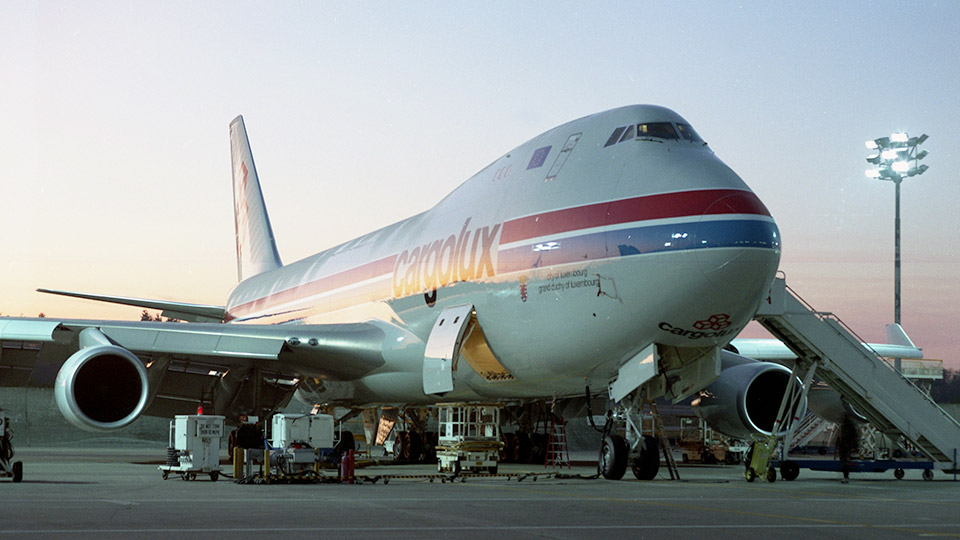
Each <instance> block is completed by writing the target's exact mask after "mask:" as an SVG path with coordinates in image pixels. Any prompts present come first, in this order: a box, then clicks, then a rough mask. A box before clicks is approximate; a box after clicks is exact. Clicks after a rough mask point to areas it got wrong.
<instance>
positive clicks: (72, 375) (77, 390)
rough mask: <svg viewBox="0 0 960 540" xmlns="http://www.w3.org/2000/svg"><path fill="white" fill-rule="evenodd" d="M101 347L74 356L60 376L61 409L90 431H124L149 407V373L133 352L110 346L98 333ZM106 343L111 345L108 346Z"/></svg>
mask: <svg viewBox="0 0 960 540" xmlns="http://www.w3.org/2000/svg"><path fill="white" fill-rule="evenodd" d="M90 330H93V332H96V336H95V339H96V338H97V337H99V338H103V339H96V341H97V342H98V343H99V344H97V345H94V346H88V347H85V348H82V349H80V350H79V351H77V352H75V353H73V355H71V356H70V358H68V359H67V361H66V362H64V364H63V367H61V368H60V372H59V373H57V382H56V384H55V386H54V395H55V396H56V400H57V406H58V407H59V408H60V412H61V413H63V416H64V417H65V418H66V419H67V420H69V421H70V423H71V424H73V425H75V426H77V427H80V428H84V429H89V430H95V431H109V430H113V429H119V428H122V427H124V426H126V425H128V424H130V423H131V422H133V421H134V420H136V419H137V417H139V416H140V414H141V413H142V412H143V410H144V409H145V408H146V406H147V398H148V397H149V384H148V383H147V370H146V368H144V367H143V364H142V363H141V362H140V360H139V359H138V358H137V357H136V355H134V354H133V353H132V352H130V351H128V350H127V349H124V348H123V347H118V346H116V345H112V344H108V343H109V341H108V340H106V338H105V337H103V334H100V333H99V331H97V330H95V329H88V330H85V332H88V331H90ZM104 342H106V343H107V344H104Z"/></svg>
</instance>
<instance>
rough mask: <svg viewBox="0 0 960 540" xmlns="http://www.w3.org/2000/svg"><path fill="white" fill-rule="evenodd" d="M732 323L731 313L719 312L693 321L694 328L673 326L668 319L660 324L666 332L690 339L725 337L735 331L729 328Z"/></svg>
mask: <svg viewBox="0 0 960 540" xmlns="http://www.w3.org/2000/svg"><path fill="white" fill-rule="evenodd" d="M731 324H732V323H731V322H730V315H727V314H726V313H719V314H717V315H711V316H709V317H707V318H706V319H703V320H699V321H697V322H695V323H693V328H694V330H690V329H688V328H681V327H679V326H673V325H672V324H670V323H668V322H666V321H664V322H661V323H660V324H659V325H658V326H659V328H660V329H661V330H663V331H664V332H669V333H671V334H673V335H675V336H683V337H686V338H689V339H704V338H718V337H723V336H726V335H729V334H731V333H733V329H732V328H729V327H730V325H731Z"/></svg>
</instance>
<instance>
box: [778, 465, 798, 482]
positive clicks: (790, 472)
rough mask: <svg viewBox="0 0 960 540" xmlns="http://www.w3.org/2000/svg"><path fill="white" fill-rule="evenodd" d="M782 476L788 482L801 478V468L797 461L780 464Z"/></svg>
mask: <svg viewBox="0 0 960 540" xmlns="http://www.w3.org/2000/svg"><path fill="white" fill-rule="evenodd" d="M780 476H782V477H783V479H784V480H786V481H788V482H789V481H791V480H796V479H797V477H798V476H800V466H799V465H797V462H796V461H784V462H783V463H781V464H780Z"/></svg>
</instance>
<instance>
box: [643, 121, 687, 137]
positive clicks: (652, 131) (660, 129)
mask: <svg viewBox="0 0 960 540" xmlns="http://www.w3.org/2000/svg"><path fill="white" fill-rule="evenodd" d="M637 137H656V138H658V139H679V138H680V137H679V136H678V135H677V130H675V129H673V124H671V123H670V122H651V123H649V124H638V125H637Z"/></svg>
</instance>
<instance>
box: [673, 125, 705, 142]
mask: <svg viewBox="0 0 960 540" xmlns="http://www.w3.org/2000/svg"><path fill="white" fill-rule="evenodd" d="M677 129H678V130H679V131H680V135H682V136H683V138H684V139H686V140H688V141H690V142H703V138H702V137H700V135H699V134H697V132H696V131H694V129H693V127H692V126H690V124H677Z"/></svg>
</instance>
